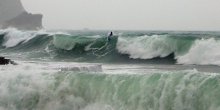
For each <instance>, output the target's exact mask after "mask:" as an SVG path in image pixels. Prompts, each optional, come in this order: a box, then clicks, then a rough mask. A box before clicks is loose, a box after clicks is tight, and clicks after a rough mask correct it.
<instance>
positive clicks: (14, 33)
mask: <svg viewBox="0 0 220 110" xmlns="http://www.w3.org/2000/svg"><path fill="white" fill-rule="evenodd" d="M4 33H6V35H5V36H4V43H3V44H2V46H5V47H6V48H9V47H14V46H16V45H18V44H19V43H21V42H23V43H25V42H28V41H29V40H30V39H32V38H34V37H35V36H36V35H35V34H34V33H33V32H31V31H27V32H24V31H20V30H17V29H13V28H11V29H6V30H4Z"/></svg>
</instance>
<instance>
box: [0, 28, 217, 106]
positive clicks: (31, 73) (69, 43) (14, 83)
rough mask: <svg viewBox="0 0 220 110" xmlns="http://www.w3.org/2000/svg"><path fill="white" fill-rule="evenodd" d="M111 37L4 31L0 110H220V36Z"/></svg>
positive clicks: (126, 34) (120, 33)
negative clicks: (5, 61) (9, 62)
mask: <svg viewBox="0 0 220 110" xmlns="http://www.w3.org/2000/svg"><path fill="white" fill-rule="evenodd" d="M106 33H107V32H105V31H91V32H90V31H88V32H85V31H62V32H58V31H50V32H48V31H19V30H15V29H7V30H1V31H0V56H6V57H8V58H12V59H13V60H15V61H16V62H17V63H18V65H16V66H15V65H7V66H0V110H219V109H220V94H219V90H220V76H219V72H220V69H219V66H218V65H219V64H220V63H219V61H220V57H219V54H220V53H219V51H218V49H219V48H220V40H219V36H220V33H218V32H141V31H139V32H137V31H136V32H134V31H133V32H131V31H116V32H115V36H114V38H113V39H112V40H111V41H110V42H107V39H106V36H107V35H106ZM182 64H184V65H182Z"/></svg>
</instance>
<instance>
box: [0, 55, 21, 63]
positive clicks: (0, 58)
mask: <svg viewBox="0 0 220 110" xmlns="http://www.w3.org/2000/svg"><path fill="white" fill-rule="evenodd" d="M8 64H12V65H17V63H15V62H14V61H12V60H10V59H6V58H5V57H0V65H8Z"/></svg>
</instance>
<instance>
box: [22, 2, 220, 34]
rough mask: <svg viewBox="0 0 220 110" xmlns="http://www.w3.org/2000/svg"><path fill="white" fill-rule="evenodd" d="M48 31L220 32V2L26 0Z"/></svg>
mask: <svg viewBox="0 0 220 110" xmlns="http://www.w3.org/2000/svg"><path fill="white" fill-rule="evenodd" d="M22 2H23V5H24V7H25V9H26V10H28V11H29V12H33V13H42V14H43V15H44V19H43V22H44V26H45V27H46V28H47V29H82V28H90V29H128V30H220V0H22Z"/></svg>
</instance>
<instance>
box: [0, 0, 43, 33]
mask: <svg viewBox="0 0 220 110" xmlns="http://www.w3.org/2000/svg"><path fill="white" fill-rule="evenodd" d="M42 17H43V16H42V15H41V14H31V13H28V12H27V11H26V10H25V9H24V7H23V6H22V4H21V1H20V0H0V28H3V29H4V28H8V27H14V28H18V29H22V30H36V29H41V28H42Z"/></svg>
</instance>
